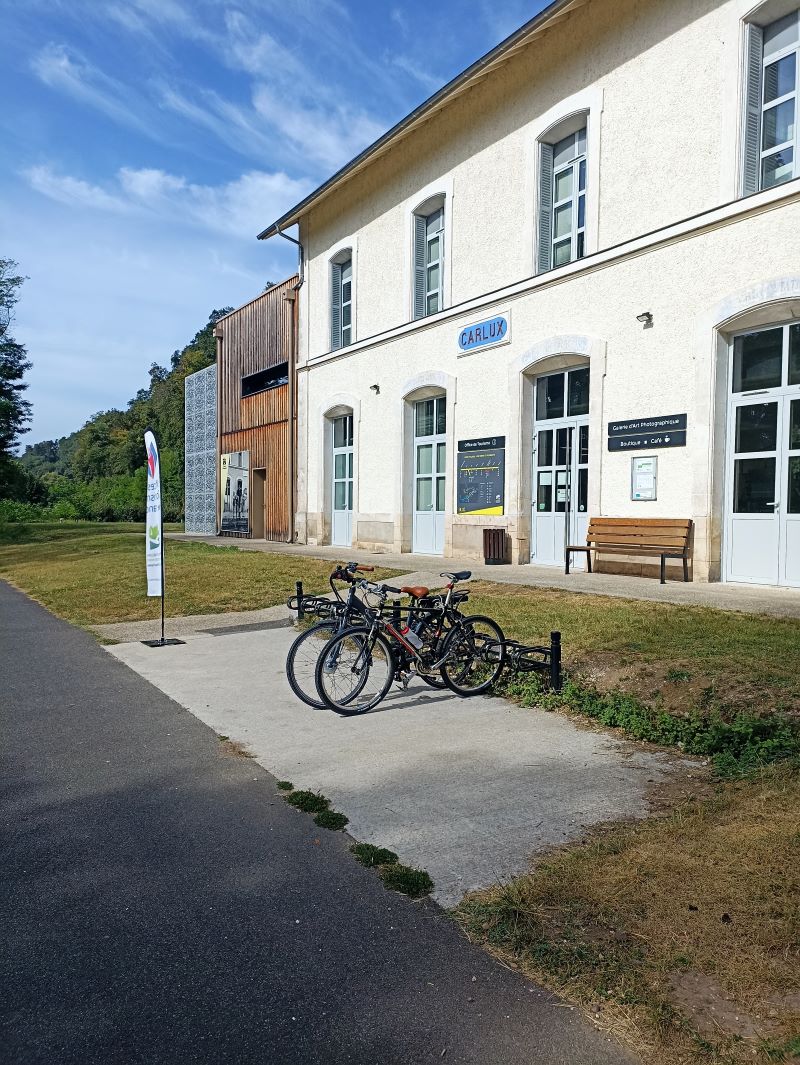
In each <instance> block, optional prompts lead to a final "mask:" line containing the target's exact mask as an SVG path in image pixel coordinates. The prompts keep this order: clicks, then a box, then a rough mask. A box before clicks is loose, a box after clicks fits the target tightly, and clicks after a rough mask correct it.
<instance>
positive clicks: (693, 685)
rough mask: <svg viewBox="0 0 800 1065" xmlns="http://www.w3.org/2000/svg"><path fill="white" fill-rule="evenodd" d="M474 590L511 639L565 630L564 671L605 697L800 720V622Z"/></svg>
mask: <svg viewBox="0 0 800 1065" xmlns="http://www.w3.org/2000/svg"><path fill="white" fill-rule="evenodd" d="M470 589H471V595H470V609H471V610H472V611H475V613H482V614H488V615H489V616H490V617H493V618H495V619H496V620H497V621H498V622H499V624H500V626H501V628H502V629H503V631H504V632H505V634H506V636H509V637H513V638H515V639H518V640H522V641H523V642H530V643H546V642H547V641H548V640H549V635H550V632H551V631H553V630H558V631H560V632H561V633H562V640H563V654H564V663H565V666H566V667H567V668H568V669H569V670H570V671H572V672H573V673H574V674H577V675H578V676H580V677H581V679H582V680H585V681H587V682H590V683H591V684H592V685H593V686H595V687H597V688H598V689H599V690H601V691H607V690H610V689H615V690H622V691H627V692H630V693H631V694H634V695H636V696H637V697H638V698H641V699H644V700H647V701H650V702H653V703H654V704H655V705H663V706H664V707H665V708H666V709H668V710H671V711H673V712H675V711H677V712H683V711H688V710H691V709H694V708H700V709H703V708H706V707H708V706H711V705H713V706H716V707H719V708H720V709H722V710H725V709H726V708H727V709H750V710H759V711H760V710H763V711H774V710H778V711H786V712H800V619H797V618H774V617H766V616H763V615H757V614H741V613H736V612H734V611H725V610H712V609H710V608H708V607H684V606H675V605H673V604H670V603H652V602H645V601H641V600H640V601H637V600H632V599H616V598H612V597H610V596H597V595H581V594H578V593H575V592H562V591H559V590H556V589H552V590H551V589H544V588H524V587H513V586H509V585H498V584H487V583H477V582H476V583H475V584H472V585H470Z"/></svg>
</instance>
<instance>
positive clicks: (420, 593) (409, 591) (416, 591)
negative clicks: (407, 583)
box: [400, 584, 428, 599]
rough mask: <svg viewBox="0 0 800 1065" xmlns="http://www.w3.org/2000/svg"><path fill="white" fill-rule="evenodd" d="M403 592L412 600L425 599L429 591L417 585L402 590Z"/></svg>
mask: <svg viewBox="0 0 800 1065" xmlns="http://www.w3.org/2000/svg"><path fill="white" fill-rule="evenodd" d="M400 591H401V592H405V593H406V595H410V596H411V598H412V599H424V598H425V596H426V595H427V594H428V589H427V588H424V587H423V586H422V585H421V584H416V585H414V586H413V587H406V588H401V589H400Z"/></svg>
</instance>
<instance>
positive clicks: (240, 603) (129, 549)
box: [0, 522, 390, 626]
mask: <svg viewBox="0 0 800 1065" xmlns="http://www.w3.org/2000/svg"><path fill="white" fill-rule="evenodd" d="M165 564H166V584H167V595H166V613H167V615H168V616H170V617H176V616H179V615H185V614H213V613H221V612H224V611H229V610H230V611H234V610H256V609H259V608H261V607H268V606H276V605H277V604H279V603H283V602H285V601H286V599H287V598H288V596H290V595H292V594H293V593H294V586H295V581H298V580H302V582H303V587H304V589H305V590H306V591H308V592H309V593H316V592H323V591H329V587H328V582H327V578H328V575H329V574H330V572H331V570H332V569H333V563H331V562H325V561H321V560H317V559H309V558H298V557H293V556H290V555H282V554H281V555H279V554H266V553H264V554H262V553H261V552H256V551H239V550H238V549H237V548H235V547H230V548H219V547H209V546H208V545H206V544H192V543H183V542H179V541H173V540H166V541H165ZM389 572H390V571H384V570H381V571H376V573H377V575H378V577H379V578H380V577H382V576H388V574H389ZM0 577H2V578H4V579H5V580H7V581H9V582H10V583H11V584H14V585H15V586H16V587H17V588H20V589H21V590H22V591H24V592H27V594H28V595H30V596H32V597H33V598H34V599H36V600H38V602H40V603H42V604H43V605H44V606H46V607H47V608H48V609H49V610H52V611H53V612H54V613H55V614H59V615H60V616H61V617H63V618H66V619H67V620H68V621H72V622H75V623H76V624H78V625H84V626H88V625H97V624H109V623H113V622H117V621H142V620H145V619H147V618H154V617H157V616H158V609H159V608H158V600H157V599H148V598H147V596H146V591H147V585H146V580H145V566H144V525H135V524H111V523H109V524H103V523H96V524H95V523H90V522H80V523H76V522H63V523H52V524H51V523H41V524H34V523H31V524H30V525H26V526H23V525H10V524H9V525H3V526H0Z"/></svg>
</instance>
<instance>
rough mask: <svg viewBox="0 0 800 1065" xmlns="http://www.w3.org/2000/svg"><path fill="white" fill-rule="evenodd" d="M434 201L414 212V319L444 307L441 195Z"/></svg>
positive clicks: (442, 202) (442, 201) (442, 205)
mask: <svg viewBox="0 0 800 1065" xmlns="http://www.w3.org/2000/svg"><path fill="white" fill-rule="evenodd" d="M436 203H437V206H433V204H432V203H429V204H428V205H427V206H426V207H425V208H423V209H422V211H421V212H420V213H416V214H415V215H414V317H415V318H425V317H426V315H429V314H436V313H437V311H440V310H442V308H443V307H444V197H443V196H439V197H437V201H436ZM423 212H425V213H423Z"/></svg>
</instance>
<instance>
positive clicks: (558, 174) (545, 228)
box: [537, 115, 587, 273]
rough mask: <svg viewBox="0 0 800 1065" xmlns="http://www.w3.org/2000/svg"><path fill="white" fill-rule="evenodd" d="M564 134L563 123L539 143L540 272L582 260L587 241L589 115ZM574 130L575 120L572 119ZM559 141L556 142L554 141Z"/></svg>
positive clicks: (538, 259) (582, 117)
mask: <svg viewBox="0 0 800 1065" xmlns="http://www.w3.org/2000/svg"><path fill="white" fill-rule="evenodd" d="M580 121H581V123H582V124H581V126H580V128H579V129H574V128H573V130H572V131H570V132H565V130H564V124H562V125H561V126H560V127H558V128H557V129H556V130H554V131H553V132H552V133H551V134H550V135H549V136H548V140H547V141H541V142H540V144H539V249H538V256H537V261H538V270H539V272H540V273H542V272H544V271H545V270H550V269H551V268H552V267H554V266H563V265H564V264H565V263H571V262H573V261H574V260H575V259H582V258H583V256H584V253H585V239H586V171H587V159H586V139H587V126H586V124H585V122H586V116H585V115H583V116H581V119H580ZM571 124H572V126H573V127H574V126H575V124H576V120H575V119H572V120H571ZM551 138H557V139H551Z"/></svg>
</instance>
